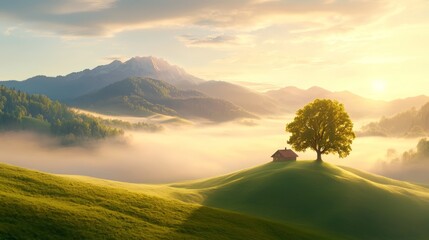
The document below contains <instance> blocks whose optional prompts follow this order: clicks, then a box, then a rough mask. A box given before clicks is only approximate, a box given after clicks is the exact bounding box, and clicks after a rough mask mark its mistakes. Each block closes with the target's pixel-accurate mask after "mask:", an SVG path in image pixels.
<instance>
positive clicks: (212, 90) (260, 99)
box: [192, 81, 279, 114]
mask: <svg viewBox="0 0 429 240" xmlns="http://www.w3.org/2000/svg"><path fill="white" fill-rule="evenodd" d="M192 89H195V90H198V91H200V92H202V93H205V94H207V95H208V96H210V97H214V98H220V99H225V100H227V101H229V102H232V103H234V104H235V105H237V106H240V107H242V108H244V109H246V110H247V111H249V112H252V113H255V114H275V113H278V112H279V109H278V106H277V104H276V102H275V101H274V100H273V99H271V98H270V97H268V96H265V95H263V94H260V93H257V92H254V91H251V90H249V89H247V88H245V87H242V86H239V85H236V84H232V83H228V82H224V81H205V82H201V83H199V84H197V85H194V86H193V87H192Z"/></svg>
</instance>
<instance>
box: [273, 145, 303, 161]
mask: <svg viewBox="0 0 429 240" xmlns="http://www.w3.org/2000/svg"><path fill="white" fill-rule="evenodd" d="M271 157H272V158H273V162H284V161H296V158H297V157H298V155H297V154H296V153H295V152H294V151H292V149H287V148H285V149H280V150H277V151H276V152H275V153H274V154H273V155H272V156H271Z"/></svg>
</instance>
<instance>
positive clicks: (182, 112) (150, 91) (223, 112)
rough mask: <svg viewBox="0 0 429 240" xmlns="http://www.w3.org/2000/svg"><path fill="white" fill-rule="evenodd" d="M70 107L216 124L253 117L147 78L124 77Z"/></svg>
mask: <svg viewBox="0 0 429 240" xmlns="http://www.w3.org/2000/svg"><path fill="white" fill-rule="evenodd" d="M72 104H73V105H75V106H77V107H79V108H83V109H88V110H92V111H97V112H101V113H105V114H111V115H131V116H149V115H153V114H157V113H158V114H165V115H171V116H181V117H186V118H201V119H207V120H211V121H216V122H219V121H228V120H233V119H236V118H255V117H256V116H255V115H253V114H251V113H249V112H247V111H245V110H244V109H242V108H240V107H238V106H236V105H234V104H232V103H230V102H228V101H225V100H222V99H216V98H211V97H208V96H206V95H205V94H203V93H201V92H198V91H195V90H180V89H178V88H176V87H174V86H173V85H171V84H168V83H166V82H163V81H159V80H156V79H151V78H127V79H125V80H122V81H119V82H116V83H114V84H111V85H109V86H107V87H105V88H102V89H100V90H99V91H97V92H94V93H91V94H88V95H85V96H82V97H80V98H77V99H76V100H74V101H72Z"/></svg>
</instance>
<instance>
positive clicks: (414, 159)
mask: <svg viewBox="0 0 429 240" xmlns="http://www.w3.org/2000/svg"><path fill="white" fill-rule="evenodd" d="M415 142H416V144H417V140H416V141H415ZM416 148H417V149H414V148H413V149H410V150H408V151H405V152H401V151H397V150H396V149H393V148H392V149H388V150H387V151H386V155H385V158H384V160H381V161H380V162H379V163H378V165H379V170H378V171H379V173H380V174H383V175H386V176H389V177H393V178H397V179H401V180H405V181H411V182H417V183H423V184H429V174H428V173H429V142H428V141H427V139H421V140H420V141H419V143H418V144H417V147H416Z"/></svg>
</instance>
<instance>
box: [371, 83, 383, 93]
mask: <svg viewBox="0 0 429 240" xmlns="http://www.w3.org/2000/svg"><path fill="white" fill-rule="evenodd" d="M372 90H373V91H374V92H376V93H383V92H385V91H386V82H385V81H383V80H375V81H373V82H372Z"/></svg>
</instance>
